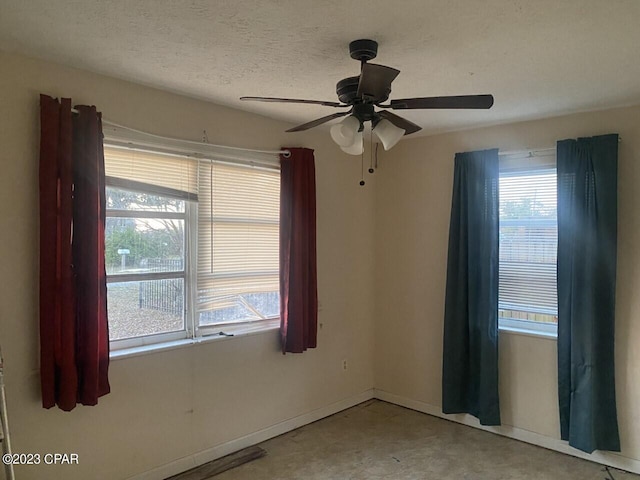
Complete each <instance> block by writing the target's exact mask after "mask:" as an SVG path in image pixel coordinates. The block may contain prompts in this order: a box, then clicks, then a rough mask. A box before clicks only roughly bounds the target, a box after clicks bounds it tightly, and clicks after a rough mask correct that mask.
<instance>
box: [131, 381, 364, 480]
mask: <svg viewBox="0 0 640 480" xmlns="http://www.w3.org/2000/svg"><path fill="white" fill-rule="evenodd" d="M372 398H374V397H373V389H371V390H366V391H364V392H362V393H360V394H358V395H355V396H353V397H349V398H345V399H344V400H340V401H339V402H335V403H332V404H331V405H327V406H326V407H322V408H318V409H317V410H313V411H312V412H309V413H305V414H303V415H299V416H297V417H294V418H290V419H289V420H285V421H284V422H280V423H276V424H275V425H271V426H270V427H267V428H264V429H262V430H259V431H257V432H254V433H250V434H249V435H245V436H244V437H240V438H236V439H235V440H231V441H229V442H226V443H223V444H220V445H216V446H215V447H211V448H208V449H207V450H204V451H202V452H198V453H196V454H193V455H189V456H187V457H183V458H180V459H178V460H175V461H173V462H171V463H167V464H165V465H162V466H160V467H157V468H154V469H153V470H148V471H146V472H143V473H140V474H138V475H134V476H132V477H129V478H128V479H127V480H163V479H165V478H167V477H170V476H172V475H177V474H178V473H181V472H185V471H187V470H190V469H192V468H195V467H198V466H200V465H203V464H205V463H207V462H210V461H212V460H216V459H218V458H221V457H224V456H225V455H229V454H230V453H233V452H237V451H238V450H242V449H243V448H247V447H250V446H252V445H256V444H258V443H261V442H264V441H265V440H269V439H270V438H273V437H277V436H278V435H282V434H283V433H287V432H290V431H291V430H295V429H296V428H300V427H302V426H304V425H308V424H309V423H313V422H315V421H317V420H320V419H322V418H325V417H328V416H330V415H333V414H335V413H338V412H341V411H342V410H346V409H347V408H351V407H353V406H355V405H358V404H359V403H362V402H366V401H367V400H371V399H372Z"/></svg>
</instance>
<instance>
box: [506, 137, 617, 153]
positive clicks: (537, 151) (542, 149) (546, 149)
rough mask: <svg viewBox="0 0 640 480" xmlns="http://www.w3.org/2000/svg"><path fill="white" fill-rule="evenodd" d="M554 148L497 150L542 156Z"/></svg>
mask: <svg viewBox="0 0 640 480" xmlns="http://www.w3.org/2000/svg"><path fill="white" fill-rule="evenodd" d="M620 142H622V137H620V136H618V143H620ZM555 149H556V147H546V148H533V149H525V150H507V151H505V152H498V156H505V155H524V154H528V155H529V156H530V157H535V156H536V153H538V154H542V155H541V156H544V154H545V153H546V152H550V151H555Z"/></svg>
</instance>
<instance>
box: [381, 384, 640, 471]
mask: <svg viewBox="0 0 640 480" xmlns="http://www.w3.org/2000/svg"><path fill="white" fill-rule="evenodd" d="M373 395H374V397H375V398H377V399H379V400H383V401H385V402H389V403H393V404H395V405H400V406H402V407H407V408H410V409H411V410H416V411H418V412H422V413H426V414H429V415H433V416H434V417H440V418H444V419H445V420H451V421H453V422H457V423H462V424H464V425H468V426H470V427H475V428H479V429H481V430H486V431H487V432H492V433H496V434H498V435H502V436H505V437H509V438H513V439H515V440H520V441H521V442H526V443H531V444H533V445H537V446H539V447H543V448H548V449H549V450H555V451H557V452H560V453H565V454H567V455H571V456H573V457H578V458H582V459H584V460H589V461H592V462H596V463H600V464H602V465H608V466H610V467H613V468H618V469H620V470H626V471H628V472H633V473H638V474H640V460H637V459H633V458H629V457H625V456H624V455H620V454H618V453H614V452H599V451H596V452H594V453H592V454H588V453H584V452H581V451H580V450H576V449H575V448H573V447H570V446H569V444H568V443H567V442H565V441H562V440H560V439H558V438H552V437H547V436H545V435H541V434H539V433H535V432H531V431H529V430H524V429H522V428H516V427H513V426H510V425H502V426H500V427H486V426H484V425H480V423H479V422H478V419H477V418H475V417H473V416H472V415H467V414H456V415H446V414H444V413H442V408H441V407H438V406H435V405H430V404H428V403H424V402H420V401H418V400H411V399H409V398H405V397H401V396H398V395H394V394H393V393H389V392H385V391H383V390H377V389H374V394H373Z"/></svg>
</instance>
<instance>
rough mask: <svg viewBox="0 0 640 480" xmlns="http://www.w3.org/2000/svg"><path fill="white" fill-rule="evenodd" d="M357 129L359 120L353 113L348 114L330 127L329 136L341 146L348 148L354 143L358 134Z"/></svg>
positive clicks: (358, 128)
mask: <svg viewBox="0 0 640 480" xmlns="http://www.w3.org/2000/svg"><path fill="white" fill-rule="evenodd" d="M358 130H360V120H358V119H357V118H356V117H354V116H353V115H349V116H348V117H347V118H345V119H344V120H343V121H341V122H340V123H338V124H336V125H334V126H333V127H331V138H332V139H333V141H334V142H336V143H337V144H338V145H340V146H341V147H347V148H348V147H351V146H352V145H353V144H354V142H355V140H356V137H357V136H358ZM361 137H362V136H361ZM354 155H358V154H354Z"/></svg>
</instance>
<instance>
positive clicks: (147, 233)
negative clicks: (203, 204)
mask: <svg viewBox="0 0 640 480" xmlns="http://www.w3.org/2000/svg"><path fill="white" fill-rule="evenodd" d="M119 249H127V250H129V252H130V253H129V255H127V258H126V265H127V266H129V267H131V266H133V265H136V264H138V263H139V262H140V261H141V260H143V259H157V258H170V257H180V256H181V245H180V244H176V242H175V239H174V238H173V236H172V235H171V234H169V233H168V232H167V231H166V230H152V229H149V230H143V231H140V230H136V228H135V227H134V226H126V227H125V228H121V229H113V230H112V231H111V232H110V234H109V235H107V237H106V239H105V261H106V263H107V265H108V266H111V267H117V266H119V265H121V262H122V256H121V255H119V254H118V250H119Z"/></svg>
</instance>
